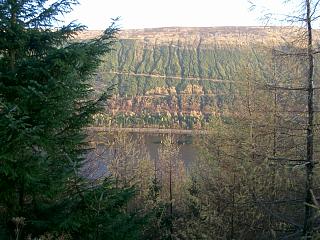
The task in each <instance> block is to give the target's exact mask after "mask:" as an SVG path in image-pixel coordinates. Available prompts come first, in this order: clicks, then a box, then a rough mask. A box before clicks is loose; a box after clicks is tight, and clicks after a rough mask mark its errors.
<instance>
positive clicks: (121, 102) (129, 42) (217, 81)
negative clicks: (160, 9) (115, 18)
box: [79, 27, 296, 129]
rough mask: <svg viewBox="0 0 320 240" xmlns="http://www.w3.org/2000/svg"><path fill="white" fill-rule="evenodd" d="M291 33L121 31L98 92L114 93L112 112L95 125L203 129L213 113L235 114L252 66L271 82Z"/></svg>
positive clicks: (253, 30) (258, 77)
mask: <svg viewBox="0 0 320 240" xmlns="http://www.w3.org/2000/svg"><path fill="white" fill-rule="evenodd" d="M98 34H99V32H94V31H92V32H85V33H83V34H82V35H81V36H79V37H80V38H88V37H92V36H95V35H98ZM286 34H288V35H290V36H293V37H294V35H295V34H296V33H295V32H294V29H290V28H279V27H268V28H267V27H266V28H263V27H224V28H222V27H220V28H218V27H217V28H159V29H144V30H125V31H122V32H121V33H120V34H119V41H118V43H117V44H116V46H115V48H114V51H112V52H111V54H109V55H108V56H106V57H105V59H104V63H103V64H102V66H101V68H100V70H99V73H98V75H97V77H96V79H95V85H96V87H97V88H101V89H104V88H105V87H110V86H112V88H113V92H112V93H113V94H112V95H113V97H112V99H111V100H110V101H109V105H108V107H107V108H106V113H107V115H99V116H96V119H97V121H96V123H97V124H98V125H108V126H109V125H117V126H119V125H120V126H122V125H126V126H128V125H130V126H136V127H137V126H140V127H141V126H143V127H145V126H152V125H154V126H160V127H174V128H189V129H192V128H204V127H205V126H206V125H207V122H208V121H209V119H210V118H211V117H212V116H214V115H221V114H223V115H228V109H229V107H230V104H232V102H233V99H234V92H235V91H236V90H235V89H237V88H239V86H238V85H239V84H240V85H241V84H243V83H244V82H245V79H246V78H247V77H248V76H247V75H248V72H247V69H250V71H251V72H254V75H255V76H254V77H255V78H256V81H257V82H260V83H261V84H262V85H263V84H265V83H266V82H268V81H270V73H271V71H272V69H270V65H271V62H272V61H273V57H272V49H273V48H274V47H275V46H279V45H281V46H283V48H286V45H287V44H288V39H286V40H284V39H283V38H282V37H281V36H283V35H286ZM110 114H111V115H110Z"/></svg>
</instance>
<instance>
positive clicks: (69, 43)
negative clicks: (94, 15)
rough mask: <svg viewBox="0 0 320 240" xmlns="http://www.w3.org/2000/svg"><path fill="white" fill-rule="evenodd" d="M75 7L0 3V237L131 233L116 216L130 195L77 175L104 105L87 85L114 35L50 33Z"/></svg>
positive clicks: (60, 2)
mask: <svg viewBox="0 0 320 240" xmlns="http://www.w3.org/2000/svg"><path fill="white" fill-rule="evenodd" d="M76 4H78V1H77V0H57V1H55V2H53V3H52V1H47V0H1V1H0V145H1V147H0V189H1V190H0V239H13V238H14V239H24V238H26V237H27V236H28V237H30V238H32V239H33V238H34V237H39V236H42V235H44V234H49V235H51V236H53V237H56V238H58V237H59V236H65V238H67V237H70V238H71V237H72V238H75V239H100V238H103V239H105V238H104V237H106V236H107V235H108V234H109V236H110V237H109V238H108V239H127V238H128V236H131V237H130V238H133V236H135V234H133V232H132V231H131V230H132V229H133V228H130V226H131V225H130V224H129V222H130V221H131V220H132V219H131V218H130V216H129V215H125V214H122V212H123V211H122V209H121V208H122V206H123V205H125V203H126V201H127V199H128V198H129V197H130V195H131V193H132V191H121V190H112V186H111V185H110V181H108V180H105V181H104V182H102V183H99V185H98V186H97V185H94V186H92V185H91V186H90V184H89V183H88V181H86V179H83V178H82V177H81V167H82V166H83V164H84V161H85V157H84V156H85V150H86V141H85V134H84V128H85V127H86V126H87V125H88V124H89V123H90V122H91V120H92V118H91V117H92V115H93V114H94V113H97V112H98V111H99V110H101V109H102V107H103V103H104V102H105V100H106V98H107V93H105V94H102V95H101V96H100V97H98V98H95V97H94V96H95V95H94V94H93V91H92V88H91V86H90V84H89V83H90V79H91V78H92V76H93V73H94V70H95V69H96V68H97V67H98V65H99V63H100V57H101V56H103V55H104V54H106V53H107V52H109V51H110V50H111V46H112V43H113V42H114V40H115V34H116V32H117V30H118V29H117V27H116V26H115V24H112V25H111V26H110V27H109V28H108V29H107V30H105V31H104V33H103V34H102V35H101V36H100V37H98V38H95V39H93V40H88V41H85V42H79V41H76V40H75V36H76V34H77V33H78V32H79V31H83V30H84V29H85V27H84V26H82V25H79V24H76V23H74V22H72V23H70V24H68V25H65V26H62V27H56V25H57V24H56V23H57V21H58V20H59V17H60V16H61V15H63V14H67V13H69V12H70V11H71V10H72V7H73V6H74V5H76ZM90 189H91V190H90ZM106 192H108V194H106ZM119 193H120V194H119ZM120 220H123V221H125V224H121V225H122V226H125V228H126V229H122V230H123V231H122V232H121V231H120V230H121V229H120V228H119V227H118V226H116V225H119V221H120ZM131 222H132V221H131ZM98 226H99V227H98ZM115 227H117V228H118V231H117V230H115ZM128 232H131V234H129V235H126V234H127V233H128ZM120 233H121V234H122V235H121V236H120V235H117V234H120ZM113 236H114V237H113Z"/></svg>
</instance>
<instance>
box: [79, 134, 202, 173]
mask: <svg viewBox="0 0 320 240" xmlns="http://www.w3.org/2000/svg"><path fill="white" fill-rule="evenodd" d="M126 134H127V135H128V138H129V139H130V140H131V141H132V142H133V143H134V144H135V145H136V146H138V147H139V148H140V149H145V151H146V152H147V153H148V155H149V157H150V159H151V160H152V161H159V156H158V150H159V147H160V144H161V141H162V140H163V139H164V137H165V135H164V134H149V133H148V134H141V133H126ZM173 137H174V139H175V142H176V143H177V144H178V146H179V150H180V157H181V159H182V161H183V162H184V164H185V166H186V167H188V166H189V165H190V164H191V163H192V162H194V161H195V159H196V158H197V149H196V147H195V144H194V138H195V137H194V136H190V135H175V136H173ZM118 138H119V136H118V135H117V134H110V133H104V134H101V133H100V134H97V135H94V136H91V143H92V149H93V150H92V151H90V153H89V154H88V155H87V164H86V165H85V167H84V169H83V170H84V173H85V176H86V177H88V178H94V179H96V178H99V177H101V176H103V175H105V174H106V173H107V171H108V167H107V166H108V162H110V161H112V159H114V158H115V154H119V151H123V152H125V151H126V150H127V149H126V148H129V147H130V146H131V145H130V144H129V143H128V145H127V146H126V145H125V144H124V146H121V147H119V148H115V147H114V143H116V142H117V141H118ZM129 145H130V146H129ZM115 149H116V150H115ZM115 151H118V152H115ZM137 154H138V153H137ZM129 157H130V156H129Z"/></svg>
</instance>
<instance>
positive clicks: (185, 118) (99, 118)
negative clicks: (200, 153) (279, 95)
mask: <svg viewBox="0 0 320 240" xmlns="http://www.w3.org/2000/svg"><path fill="white" fill-rule="evenodd" d="M191 114H192V113H191ZM212 119H213V117H212V116H203V115H197V114H194V115H189V114H185V115H183V114H180V115H173V116H172V115H171V114H170V113H169V112H168V113H156V114H151V113H149V114H148V113H142V114H141V115H136V114H135V113H133V112H131V114H130V113H128V114H126V113H119V114H117V115H115V116H111V115H109V114H96V115H95V116H94V123H93V125H94V126H97V127H116V128H122V127H131V128H175V129H180V128H181V129H205V128H208V127H209V126H210V122H211V120H212Z"/></svg>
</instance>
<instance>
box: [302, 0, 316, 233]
mask: <svg viewBox="0 0 320 240" xmlns="http://www.w3.org/2000/svg"><path fill="white" fill-rule="evenodd" d="M305 4H306V10H307V15H306V24H307V30H308V34H307V38H308V39H307V40H308V49H307V56H308V79H307V81H308V125H307V139H306V140H307V159H306V160H307V163H306V197H305V202H306V205H305V216H304V226H303V234H304V236H309V235H311V232H312V229H313V218H314V209H313V207H312V206H310V205H312V204H313V201H312V191H313V171H314V159H313V135H314V127H313V125H314V124H313V121H314V109H313V107H314V99H313V98H314V86H313V80H314V79H313V78H314V53H313V43H312V40H313V39H312V26H311V21H312V19H311V17H312V16H311V4H310V0H306V3H305Z"/></svg>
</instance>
